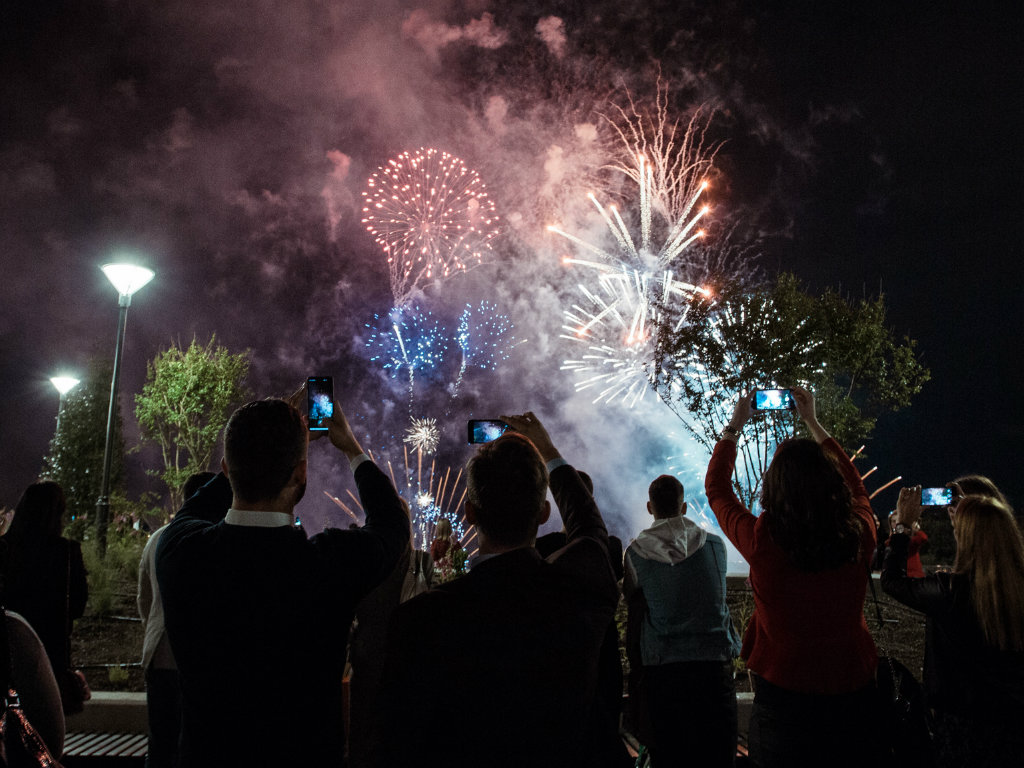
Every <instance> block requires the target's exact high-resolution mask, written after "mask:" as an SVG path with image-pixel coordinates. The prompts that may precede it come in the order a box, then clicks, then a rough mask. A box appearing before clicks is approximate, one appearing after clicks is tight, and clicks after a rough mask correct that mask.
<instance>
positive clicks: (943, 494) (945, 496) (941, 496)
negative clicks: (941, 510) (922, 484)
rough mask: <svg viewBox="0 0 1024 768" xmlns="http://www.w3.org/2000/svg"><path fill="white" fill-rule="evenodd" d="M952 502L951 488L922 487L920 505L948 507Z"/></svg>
mask: <svg viewBox="0 0 1024 768" xmlns="http://www.w3.org/2000/svg"><path fill="white" fill-rule="evenodd" d="M952 503H953V489H952V488H922V489H921V506H922V507H948V506H949V505H950V504H952Z"/></svg>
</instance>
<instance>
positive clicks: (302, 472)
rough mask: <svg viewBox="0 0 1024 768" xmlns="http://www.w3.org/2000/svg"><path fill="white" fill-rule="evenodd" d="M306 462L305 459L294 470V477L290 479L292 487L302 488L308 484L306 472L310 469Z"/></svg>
mask: <svg viewBox="0 0 1024 768" xmlns="http://www.w3.org/2000/svg"><path fill="white" fill-rule="evenodd" d="M308 466H309V465H308V464H307V463H306V460H305V459H303V460H302V461H300V462H299V463H298V464H296V465H295V469H293V470H292V476H291V477H290V478H289V479H288V482H289V483H290V484H291V485H295V486H300V485H305V484H306V470H307V468H308Z"/></svg>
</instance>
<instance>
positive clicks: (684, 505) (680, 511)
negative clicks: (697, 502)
mask: <svg viewBox="0 0 1024 768" xmlns="http://www.w3.org/2000/svg"><path fill="white" fill-rule="evenodd" d="M679 514H680V515H685V514H686V502H685V501H684V502H683V506H681V507H680V508H679Z"/></svg>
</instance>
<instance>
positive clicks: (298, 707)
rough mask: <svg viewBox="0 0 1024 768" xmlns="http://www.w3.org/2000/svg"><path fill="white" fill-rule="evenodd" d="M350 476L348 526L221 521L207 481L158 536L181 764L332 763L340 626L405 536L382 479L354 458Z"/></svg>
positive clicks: (223, 507)
mask: <svg viewBox="0 0 1024 768" xmlns="http://www.w3.org/2000/svg"><path fill="white" fill-rule="evenodd" d="M355 479H356V485H357V486H358V488H359V495H360V500H361V501H362V504H363V509H364V510H365V511H366V525H365V526H364V527H363V528H360V529H358V530H335V529H329V530H326V531H324V532H323V533H320V534H317V535H316V536H313V537H311V538H307V537H306V534H305V532H304V531H302V530H301V529H299V528H294V527H290V526H284V527H279V528H255V527H243V526H237V525H228V524H226V523H225V522H224V521H223V519H222V518H223V517H224V515H225V513H226V511H227V509H228V507H229V506H230V503H231V487H230V484H229V483H228V480H227V478H226V477H224V475H218V476H217V478H215V479H214V480H212V481H211V482H210V483H209V484H207V485H206V486H204V487H203V488H202V489H201V490H200V491H199V492H198V493H197V494H196V495H195V496H193V497H192V498H191V499H189V500H188V501H187V502H186V503H185V506H184V507H183V508H182V510H181V511H180V512H179V513H178V515H177V516H176V517H175V519H174V520H173V522H171V524H170V525H169V526H168V527H167V529H166V530H165V531H164V533H163V535H162V536H161V539H160V542H159V544H158V546H157V556H156V572H157V580H158V581H159V584H160V592H161V596H162V598H163V601H164V613H165V616H166V620H167V634H168V637H169V639H170V641H171V648H172V649H173V651H174V657H175V659H176V660H177V662H178V669H179V671H180V673H181V681H182V698H183V705H182V710H183V712H182V718H183V719H182V749H181V765H182V766H185V767H187V766H207V765H209V766H218V768H221V767H222V766H226V765H240V766H241V765H244V766H247V768H248V767H249V766H275V768H278V767H279V766H283V765H333V766H340V765H342V761H343V755H344V740H345V739H344V728H343V725H342V675H343V672H344V666H345V646H346V642H347V637H348V630H349V625H350V624H351V623H352V616H353V614H354V611H355V605H356V603H357V602H358V601H359V600H360V599H362V598H363V597H364V596H365V595H366V594H367V593H368V592H370V590H371V589H373V587H375V586H376V585H377V584H378V583H380V582H381V581H382V580H383V579H384V578H385V577H386V576H387V575H388V573H390V572H391V570H392V568H393V567H394V565H395V563H396V562H397V561H398V558H399V555H400V554H401V553H402V551H403V549H405V548H407V547H408V541H409V520H408V518H407V517H406V514H405V511H404V509H403V508H402V505H401V503H400V502H399V498H398V494H397V493H396V492H395V489H394V486H393V485H392V484H391V482H390V481H389V480H388V479H387V477H386V476H385V475H384V473H383V472H381V471H380V469H378V468H377V467H376V466H375V465H374V464H372V463H371V462H365V463H363V464H361V465H360V466H359V467H358V468H357V469H356V473H355Z"/></svg>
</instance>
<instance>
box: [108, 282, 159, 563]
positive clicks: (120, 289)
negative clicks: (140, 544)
mask: <svg viewBox="0 0 1024 768" xmlns="http://www.w3.org/2000/svg"><path fill="white" fill-rule="evenodd" d="M100 269H102V270H103V274H104V275H106V276H107V279H108V280H109V281H110V283H111V285H113V286H114V288H116V289H117V293H118V299H117V306H118V307H120V314H119V315H118V319H117V346H115V347H114V375H113V376H112V377H111V380H110V409H109V410H108V411H107V442H106V447H105V448H104V449H103V477H102V484H101V486H100V497H99V499H98V500H97V501H96V543H97V545H98V547H99V551H100V557H103V556H104V555H106V552H107V520H108V519H109V517H110V458H111V452H112V451H113V442H114V413H115V410H116V406H117V382H118V379H119V378H120V374H121V348H122V347H123V346H124V329H125V325H126V324H127V322H128V307H129V306H130V305H131V303H132V294H133V293H135V292H136V291H137V290H139V288H141V287H142V286H144V285H145V284H146V283H148V282H149V281H150V280H152V279H153V274H154V273H153V270H151V269H146V268H145V267H137V266H135V265H134V264H104V265H103V266H102V267H100Z"/></svg>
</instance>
